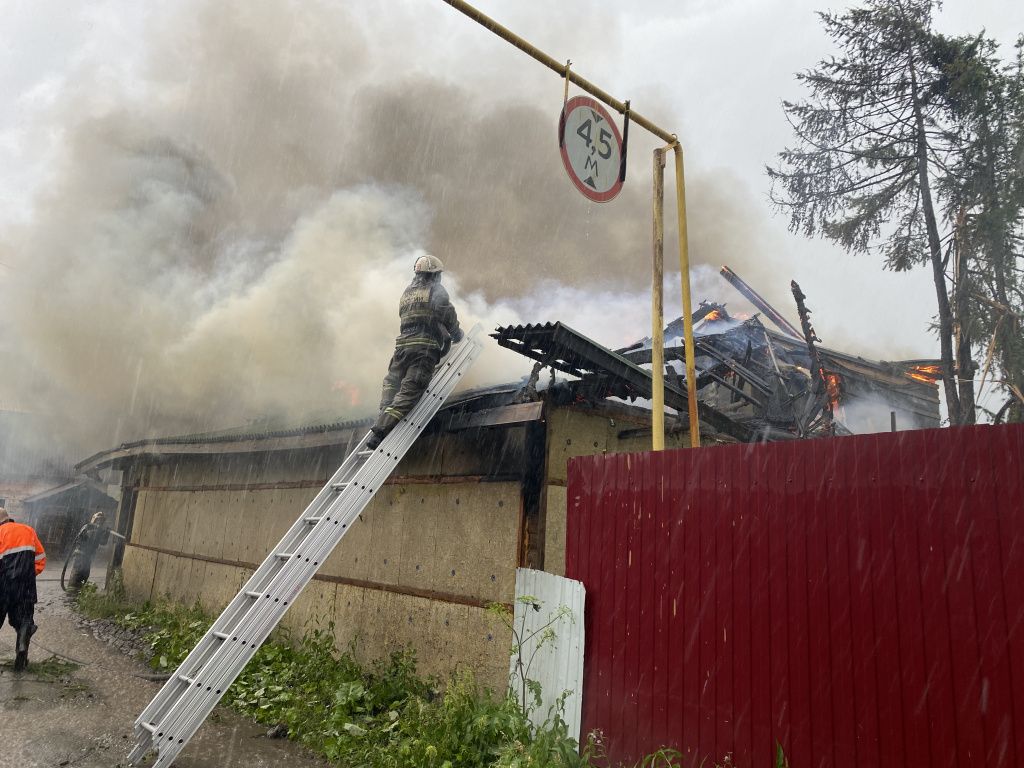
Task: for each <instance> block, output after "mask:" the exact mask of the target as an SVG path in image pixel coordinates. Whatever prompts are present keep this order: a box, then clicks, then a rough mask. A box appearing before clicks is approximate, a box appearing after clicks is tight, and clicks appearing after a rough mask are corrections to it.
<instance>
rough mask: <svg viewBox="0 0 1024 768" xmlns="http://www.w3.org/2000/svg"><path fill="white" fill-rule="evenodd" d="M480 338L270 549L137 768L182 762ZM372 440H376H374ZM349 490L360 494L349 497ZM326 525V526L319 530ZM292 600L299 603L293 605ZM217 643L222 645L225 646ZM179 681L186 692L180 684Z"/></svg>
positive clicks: (168, 702)
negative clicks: (152, 761) (148, 759)
mask: <svg viewBox="0 0 1024 768" xmlns="http://www.w3.org/2000/svg"><path fill="white" fill-rule="evenodd" d="M478 332H479V328H475V329H474V330H473V331H472V332H470V334H469V339H468V343H466V344H465V345H460V346H459V347H458V349H457V350H456V351H454V352H453V353H452V354H451V355H450V356H449V357H447V358H446V360H445V363H444V366H443V367H442V368H438V369H437V370H436V371H435V372H434V375H433V376H432V378H431V382H430V385H429V386H428V387H427V392H426V394H425V395H424V396H423V397H421V398H420V401H419V402H418V403H417V404H416V405H415V407H414V408H413V410H412V412H411V413H410V414H409V418H408V419H403V420H402V422H401V423H400V424H399V426H398V428H397V429H396V432H395V433H394V435H393V438H392V440H391V441H390V443H391V445H392V446H393V447H389V448H388V449H387V450H386V451H385V450H382V449H380V448H379V447H378V448H376V449H371V448H369V447H367V445H366V443H365V442H363V443H357V444H356V450H355V451H354V453H350V454H349V456H348V457H347V458H346V459H345V460H344V462H343V463H342V465H341V466H340V467H339V468H338V470H337V472H336V474H335V476H333V477H332V478H331V480H329V481H328V483H327V485H326V487H324V488H323V491H322V495H320V496H318V497H317V500H315V501H314V502H312V503H311V504H310V506H309V507H307V509H306V510H305V511H304V512H303V513H302V516H301V517H299V519H298V520H297V521H296V523H295V525H294V526H293V529H291V530H290V531H289V533H287V534H286V535H285V537H284V538H282V539H281V541H280V543H278V544H277V545H276V546H275V547H274V548H273V549H272V550H270V554H269V555H268V557H267V558H266V559H265V560H264V562H263V564H262V565H261V566H259V568H258V569H257V570H256V572H255V573H254V574H253V576H252V577H251V578H250V581H249V582H248V583H247V584H246V586H244V587H242V588H241V593H240V594H239V595H238V597H237V598H236V600H239V601H241V605H237V604H235V602H234V601H233V602H232V605H231V606H229V608H228V609H227V610H226V611H225V613H223V614H221V615H222V618H223V621H222V620H218V623H217V624H216V626H223V627H231V629H229V630H227V631H220V630H214V629H213V628H212V627H211V628H210V630H209V631H208V633H207V634H206V636H204V638H203V641H202V642H201V643H200V644H199V645H197V646H196V648H194V649H193V651H192V653H190V654H189V656H188V658H187V659H186V660H185V661H184V662H182V664H181V666H179V668H178V670H176V671H175V672H174V674H173V675H172V676H171V678H170V680H168V682H167V684H166V685H164V687H163V688H162V689H161V690H160V692H159V693H158V694H157V695H156V696H155V697H154V698H153V700H152V701H151V702H150V703H149V705H148V706H147V707H146V709H145V710H144V711H143V713H142V715H140V717H139V719H138V720H137V721H136V723H137V724H136V729H135V731H136V736H137V737H138V738H137V743H136V746H135V749H134V750H133V751H132V752H131V755H130V759H133V760H136V761H137V760H138V759H141V758H142V757H143V756H144V753H145V752H147V751H150V750H152V749H155V750H156V751H157V752H158V754H159V757H158V758H157V760H156V765H159V766H167V765H170V764H171V763H172V762H173V761H174V759H175V757H176V756H177V755H178V753H179V751H180V750H181V749H182V747H183V746H184V744H186V743H187V742H188V741H189V739H191V737H192V736H193V735H194V734H195V732H196V730H197V729H198V728H199V726H200V724H201V723H202V722H203V720H205V719H206V717H207V716H208V715H209V714H210V712H211V711H212V710H213V708H214V706H216V703H217V701H218V700H219V699H220V696H221V695H222V693H223V692H224V691H225V690H226V689H227V686H229V685H230V684H231V682H232V681H234V680H235V678H236V677H237V676H238V674H239V673H240V672H241V670H242V669H243V668H244V665H245V664H246V663H247V662H248V661H249V660H251V659H252V657H253V654H255V653H256V650H257V648H258V645H257V643H255V639H256V638H259V637H266V633H267V632H269V631H270V630H272V629H273V627H275V626H276V625H277V623H278V622H279V621H280V620H281V616H282V615H283V613H284V611H285V610H287V608H288V605H289V603H291V602H292V600H293V598H294V596H296V595H298V593H299V592H301V590H302V589H303V588H304V587H305V586H306V584H307V583H308V582H309V580H310V579H311V578H313V571H315V570H316V568H317V567H319V565H320V564H321V563H322V562H323V560H324V558H326V557H327V556H328V555H329V554H330V552H331V551H332V550H333V549H334V547H335V546H336V545H337V544H338V542H339V540H340V539H341V537H342V536H344V534H345V533H346V531H347V530H349V529H350V527H351V525H350V524H351V523H352V522H353V521H354V520H355V518H356V517H357V516H358V517H359V519H360V520H361V519H362V512H363V511H364V509H365V508H366V505H367V504H369V503H370V499H372V498H373V495H374V493H376V492H377V491H378V490H379V489H380V487H381V484H382V482H383V479H382V478H383V477H384V476H386V475H387V474H388V473H390V471H391V470H392V469H393V468H394V463H395V462H397V461H400V460H401V459H402V457H403V456H405V454H406V451H408V449H409V448H410V446H412V445H413V444H414V443H415V442H416V440H417V438H418V437H419V435H420V434H421V433H422V432H423V430H424V429H425V428H426V426H427V425H428V424H429V423H430V420H431V418H432V417H433V416H434V414H435V413H436V412H437V410H438V408H439V407H440V406H441V405H442V404H443V402H444V400H445V398H446V397H447V396H448V394H449V393H450V392H451V391H452V390H453V389H454V388H455V386H456V384H457V383H458V379H459V378H460V377H461V375H462V374H463V372H464V371H465V370H466V369H467V368H468V367H469V366H470V365H472V363H473V361H474V360H475V359H476V357H477V355H478V354H479V352H480V350H481V345H480V342H479V341H477V340H476V335H477V333H478ZM369 439H370V436H369V435H368V436H367V438H366V440H369ZM340 478H347V479H346V480H341V479H340ZM335 481H337V482H335ZM349 486H355V487H356V488H357V489H358V491H353V492H352V493H351V494H349V493H343V492H342V491H343V490H344V489H347V488H348V487H349ZM363 491H365V493H363ZM321 521H322V522H323V523H324V524H323V525H318V523H320V522H321ZM285 550H290V551H287V552H286V551H285ZM287 595H291V596H292V597H288V598H287V599H285V596H287ZM244 598H252V600H253V602H252V603H245V602H244ZM211 638H212V639H216V640H220V641H221V642H220V644H216V643H214V642H212V640H211ZM234 641H238V642H234ZM186 669H187V670H189V671H188V673H185V670H186ZM178 682H182V683H185V684H186V687H185V688H182V687H181V686H180V685H177V683H178ZM147 733H148V734H149V735H148V736H147V735H146V734H147Z"/></svg>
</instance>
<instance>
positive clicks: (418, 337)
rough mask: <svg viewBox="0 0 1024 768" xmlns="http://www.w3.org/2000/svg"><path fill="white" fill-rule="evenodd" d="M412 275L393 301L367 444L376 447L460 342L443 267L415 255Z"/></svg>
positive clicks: (456, 320) (418, 396) (409, 409)
mask: <svg viewBox="0 0 1024 768" xmlns="http://www.w3.org/2000/svg"><path fill="white" fill-rule="evenodd" d="M413 271H414V272H415V276H414V277H413V280H412V282H411V283H410V284H409V287H408V288H406V289H405V292H404V293H403V294H402V298H401V300H400V301H399V303H398V315H399V318H400V320H401V332H400V333H399V336H398V338H397V339H395V353H394V355H392V357H391V363H390V364H389V365H388V373H387V376H385V377H384V389H383V392H382V394H381V399H380V415H379V416H378V417H377V422H376V423H375V424H374V425H373V428H372V430H371V431H372V432H373V434H372V435H370V439H369V441H368V442H367V448H370V449H373V448H376V447H377V446H378V445H380V443H381V441H382V440H383V439H384V438H385V437H386V436H387V434H388V433H389V432H390V431H391V430H392V429H394V428H395V425H396V424H398V422H399V421H401V420H402V418H403V417H405V416H406V415H408V413H409V411H411V410H412V409H413V407H414V406H415V405H416V403H418V402H419V399H420V397H421V396H422V395H423V392H424V391H425V390H426V388H427V386H428V385H429V384H430V379H431V377H432V376H433V375H434V368H436V367H437V364H438V363H439V362H440V360H441V358H442V357H444V355H445V354H446V353H447V352H448V349H449V348H450V347H451V345H452V343H455V344H458V343H459V342H460V341H462V336H463V333H462V329H461V328H460V327H459V318H458V316H457V315H456V313H455V308H454V307H453V306H452V305H451V302H450V301H449V299H448V291H446V290H445V289H444V286H442V285H441V273H442V272H443V271H444V265H443V264H442V263H441V260H440V259H439V258H437V257H436V256H430V255H426V256H420V257H419V258H418V259H416V263H415V265H414V266H413Z"/></svg>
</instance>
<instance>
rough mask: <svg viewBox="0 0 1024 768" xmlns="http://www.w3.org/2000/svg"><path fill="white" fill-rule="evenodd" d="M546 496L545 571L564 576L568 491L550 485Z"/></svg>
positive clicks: (546, 490) (547, 487)
mask: <svg viewBox="0 0 1024 768" xmlns="http://www.w3.org/2000/svg"><path fill="white" fill-rule="evenodd" d="M544 494H545V496H544V504H545V513H544V570H545V571H547V572H548V573H553V574H555V575H557V576H564V575H565V505H566V489H565V487H564V486H561V485H549V486H546V488H545V489H544Z"/></svg>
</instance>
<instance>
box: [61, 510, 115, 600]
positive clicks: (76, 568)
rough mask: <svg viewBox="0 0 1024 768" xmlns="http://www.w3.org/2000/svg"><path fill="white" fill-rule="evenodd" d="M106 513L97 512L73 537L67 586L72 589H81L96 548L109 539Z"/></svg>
mask: <svg viewBox="0 0 1024 768" xmlns="http://www.w3.org/2000/svg"><path fill="white" fill-rule="evenodd" d="M105 521H106V515H104V514H103V513H102V512H97V513H96V514H95V515H93V516H92V520H90V521H89V522H88V523H86V524H85V525H83V526H82V529H81V530H80V531H79V532H78V536H76V537H75V551H74V552H73V553H72V554H71V580H70V582H69V584H68V588H69V589H72V590H78V589H81V588H82V586H83V585H84V584H85V582H87V581H88V580H89V573H90V572H91V571H92V560H93V558H94V557H96V550H97V549H99V548H100V547H102V546H103V545H104V544H106V543H107V541H108V540H109V539H110V529H109V528H107V526H106V525H104V522H105Z"/></svg>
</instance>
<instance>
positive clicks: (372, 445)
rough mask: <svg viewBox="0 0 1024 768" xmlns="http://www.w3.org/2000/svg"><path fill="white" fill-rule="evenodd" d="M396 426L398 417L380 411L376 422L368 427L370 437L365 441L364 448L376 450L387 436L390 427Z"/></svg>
mask: <svg viewBox="0 0 1024 768" xmlns="http://www.w3.org/2000/svg"><path fill="white" fill-rule="evenodd" d="M396 426H398V418H397V417H396V416H395V415H394V414H391V413H388V411H386V410H385V411H381V412H380V416H379V417H378V418H377V423H376V424H374V425H373V427H371V428H370V432H371V433H372V434H371V435H370V439H369V440H367V441H366V448H367V450H370V451H375V450H377V446H379V445H380V444H381V443H382V442H383V441H384V438H385V437H387V436H388V434H389V433H390V432H391V430H392V429H394V428H395V427H396Z"/></svg>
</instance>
